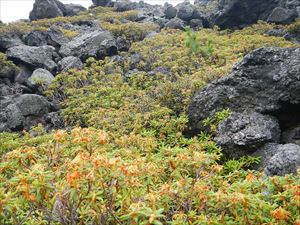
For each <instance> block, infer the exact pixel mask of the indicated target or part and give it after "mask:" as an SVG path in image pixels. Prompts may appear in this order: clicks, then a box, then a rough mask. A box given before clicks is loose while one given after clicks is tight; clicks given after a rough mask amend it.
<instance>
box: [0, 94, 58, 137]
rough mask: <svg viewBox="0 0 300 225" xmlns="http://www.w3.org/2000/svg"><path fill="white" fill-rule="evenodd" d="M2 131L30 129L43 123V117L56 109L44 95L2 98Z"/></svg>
mask: <svg viewBox="0 0 300 225" xmlns="http://www.w3.org/2000/svg"><path fill="white" fill-rule="evenodd" d="M0 106H1V107H0V132H3V131H18V130H22V129H25V128H26V129H29V128H30V127H31V126H33V125H37V124H38V123H43V121H44V120H43V117H44V116H46V115H47V114H48V113H49V112H51V111H53V110H55V109H54V105H52V104H51V103H50V102H48V101H47V100H46V99H45V98H44V97H42V96H39V95H35V94H24V95H20V96H18V95H16V96H13V97H11V96H7V97H2V98H0Z"/></svg>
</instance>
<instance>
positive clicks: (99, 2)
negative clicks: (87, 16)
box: [92, 0, 112, 6]
mask: <svg viewBox="0 0 300 225" xmlns="http://www.w3.org/2000/svg"><path fill="white" fill-rule="evenodd" d="M92 1H93V4H94V6H109V5H111V2H112V1H111V0H92Z"/></svg>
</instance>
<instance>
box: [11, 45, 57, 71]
mask: <svg viewBox="0 0 300 225" xmlns="http://www.w3.org/2000/svg"><path fill="white" fill-rule="evenodd" d="M54 53H55V48H54V47H53V46H40V47H33V46H27V45H19V46H15V47H11V48H9V49H8V50H7V51H6V55H7V57H8V58H10V59H12V60H13V61H14V62H16V63H20V62H21V63H25V64H27V65H28V66H30V67H31V68H44V69H47V70H49V71H55V70H56V67H57V65H56V63H55V62H54V61H53V57H54Z"/></svg>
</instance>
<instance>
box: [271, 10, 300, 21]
mask: <svg viewBox="0 0 300 225" xmlns="http://www.w3.org/2000/svg"><path fill="white" fill-rule="evenodd" d="M296 16H297V15H296V12H295V10H291V9H285V8H282V7H276V8H275V9H274V10H273V11H272V13H271V14H270V15H269V17H268V19H267V21H268V22H269V23H279V24H287V23H290V22H292V21H293V20H294V19H295V18H296Z"/></svg>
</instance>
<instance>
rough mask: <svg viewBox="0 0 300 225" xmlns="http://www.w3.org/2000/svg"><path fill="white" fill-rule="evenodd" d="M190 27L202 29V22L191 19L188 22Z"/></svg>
mask: <svg viewBox="0 0 300 225" xmlns="http://www.w3.org/2000/svg"><path fill="white" fill-rule="evenodd" d="M190 27H191V28H193V29H199V28H203V20H201V19H192V20H191V21H190Z"/></svg>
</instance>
